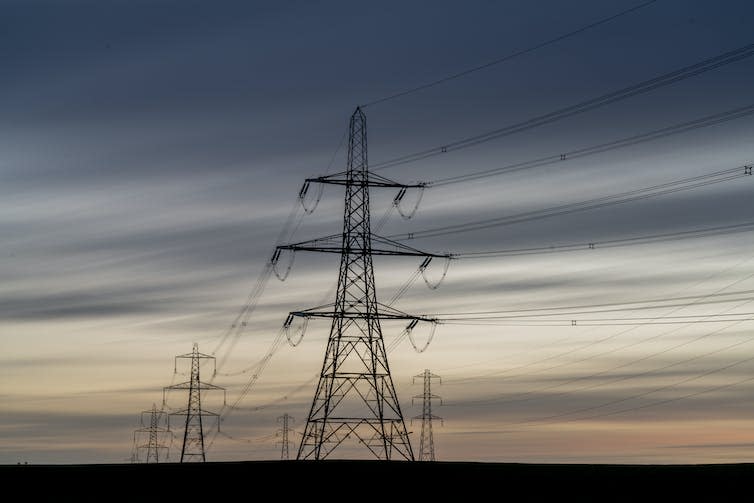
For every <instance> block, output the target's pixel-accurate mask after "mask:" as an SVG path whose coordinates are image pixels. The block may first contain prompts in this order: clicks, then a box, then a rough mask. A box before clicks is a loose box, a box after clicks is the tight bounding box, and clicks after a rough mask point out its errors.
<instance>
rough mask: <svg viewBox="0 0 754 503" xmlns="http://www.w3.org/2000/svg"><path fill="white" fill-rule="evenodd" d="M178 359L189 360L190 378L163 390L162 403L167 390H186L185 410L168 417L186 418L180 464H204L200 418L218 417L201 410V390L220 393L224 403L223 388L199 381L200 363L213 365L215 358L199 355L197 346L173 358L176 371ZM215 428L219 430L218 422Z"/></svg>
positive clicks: (202, 432)
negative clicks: (186, 401) (205, 361)
mask: <svg viewBox="0 0 754 503" xmlns="http://www.w3.org/2000/svg"><path fill="white" fill-rule="evenodd" d="M179 358H181V359H190V360H191V377H190V378H189V380H188V381H186V382H183V383H179V384H174V385H172V386H166V387H165V388H163V402H164V401H165V398H164V394H165V392H166V391H167V390H188V404H187V406H186V408H185V409H182V410H178V411H175V412H171V413H170V415H171V416H186V422H185V428H184V430H183V446H182V447H181V463H184V462H192V461H200V462H204V461H206V460H207V457H206V453H205V449H204V426H203V421H202V418H203V417H205V416H218V414H216V413H214V412H210V411H207V410H204V409H202V390H219V391H222V392H223V402H224V401H225V398H224V395H225V388H221V387H220V386H215V385H214V384H209V383H206V382H202V381H201V378H200V375H199V371H200V370H201V361H202V360H212V362H213V363H214V362H215V357H214V356H210V355H205V354H204V353H200V352H199V345H198V344H194V348H193V350H192V351H191V353H188V354H185V355H179V356H176V357H175V370H176V371H177V369H178V359H179ZM217 427H218V430H219V428H220V422H219V421H218V423H217Z"/></svg>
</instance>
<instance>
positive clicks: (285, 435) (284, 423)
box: [276, 413, 293, 461]
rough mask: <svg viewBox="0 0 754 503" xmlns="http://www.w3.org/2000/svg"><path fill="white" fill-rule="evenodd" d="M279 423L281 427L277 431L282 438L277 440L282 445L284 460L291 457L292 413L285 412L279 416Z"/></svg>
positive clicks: (281, 457)
mask: <svg viewBox="0 0 754 503" xmlns="http://www.w3.org/2000/svg"><path fill="white" fill-rule="evenodd" d="M278 423H279V424H280V429H279V430H278V431H277V435H276V436H277V437H279V438H280V440H279V441H278V442H277V443H278V444H279V445H280V459H281V460H282V461H286V460H288V459H290V458H291V449H290V446H291V440H290V433H291V431H292V430H291V423H293V417H291V415H290V414H287V413H286V414H283V415H282V416H280V417H278Z"/></svg>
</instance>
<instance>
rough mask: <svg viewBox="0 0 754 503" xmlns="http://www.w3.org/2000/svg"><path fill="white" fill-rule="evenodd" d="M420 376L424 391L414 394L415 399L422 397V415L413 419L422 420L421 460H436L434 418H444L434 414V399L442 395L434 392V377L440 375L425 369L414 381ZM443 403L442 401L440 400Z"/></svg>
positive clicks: (437, 377)
mask: <svg viewBox="0 0 754 503" xmlns="http://www.w3.org/2000/svg"><path fill="white" fill-rule="evenodd" d="M417 377H420V378H422V379H423V380H424V393H422V394H421V395H416V396H414V399H416V398H421V399H422V414H421V416H414V417H413V419H421V420H422V431H421V440H420V441H419V461H435V440H434V436H433V435H432V420H433V419H438V420H440V421H442V418H441V417H439V416H435V415H434V414H432V399H433V398H437V399H439V398H440V397H439V396H437V395H433V394H432V389H431V387H432V379H439V380H440V382H442V380H441V379H440V376H438V375H435V374H433V373H432V372H430V371H429V369H425V370H424V372H422V373H421V374H419V375H417V376H414V383H416V378H417ZM440 404H442V401H440Z"/></svg>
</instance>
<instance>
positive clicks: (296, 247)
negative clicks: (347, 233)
mask: <svg viewBox="0 0 754 503" xmlns="http://www.w3.org/2000/svg"><path fill="white" fill-rule="evenodd" d="M370 237H371V241H372V243H377V244H379V245H381V247H374V246H373V247H372V248H370V249H369V252H370V253H371V254H372V255H391V256H401V257H425V258H434V257H438V258H447V259H451V258H453V256H452V255H451V254H448V253H432V252H425V251H422V250H418V249H416V248H413V247H411V246H408V245H405V244H403V243H400V242H398V241H394V240H392V239H388V238H386V237H382V236H378V235H376V234H371V236H370ZM282 250H289V251H312V252H321V253H355V252H358V253H361V252H363V251H364V250H361V249H351V248H349V247H347V246H346V247H344V246H343V240H342V236H341V235H340V234H335V235H331V236H324V237H321V238H315V239H309V240H306V241H300V242H298V243H289V244H285V245H279V246H277V247H276V248H275V253H273V255H272V259H271V261H272V262H273V263H274V262H277V260H278V259H279V258H280V251H282Z"/></svg>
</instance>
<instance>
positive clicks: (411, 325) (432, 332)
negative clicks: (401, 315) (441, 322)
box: [405, 320, 437, 353]
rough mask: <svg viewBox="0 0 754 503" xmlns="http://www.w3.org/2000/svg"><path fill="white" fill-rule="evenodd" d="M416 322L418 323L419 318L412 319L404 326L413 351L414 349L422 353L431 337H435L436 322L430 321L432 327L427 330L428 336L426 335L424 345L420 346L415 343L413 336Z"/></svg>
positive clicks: (430, 341) (429, 342)
mask: <svg viewBox="0 0 754 503" xmlns="http://www.w3.org/2000/svg"><path fill="white" fill-rule="evenodd" d="M417 323H419V320H412V321H411V323H409V324H408V326H407V327H406V330H405V331H406V333H407V334H408V340H409V341H411V345H412V346H413V347H414V351H416V352H417V353H423V352H424V351H426V349H427V348H428V347H429V345H430V344H431V343H432V339H433V338H434V337H435V330H437V322H434V321H433V322H432V328H431V329H430V330H429V337H427V342H425V343H424V346H422V347H421V348H420V347H419V346H418V345H417V344H416V341H415V340H414V336H413V331H414V327H416V325H417Z"/></svg>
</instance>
